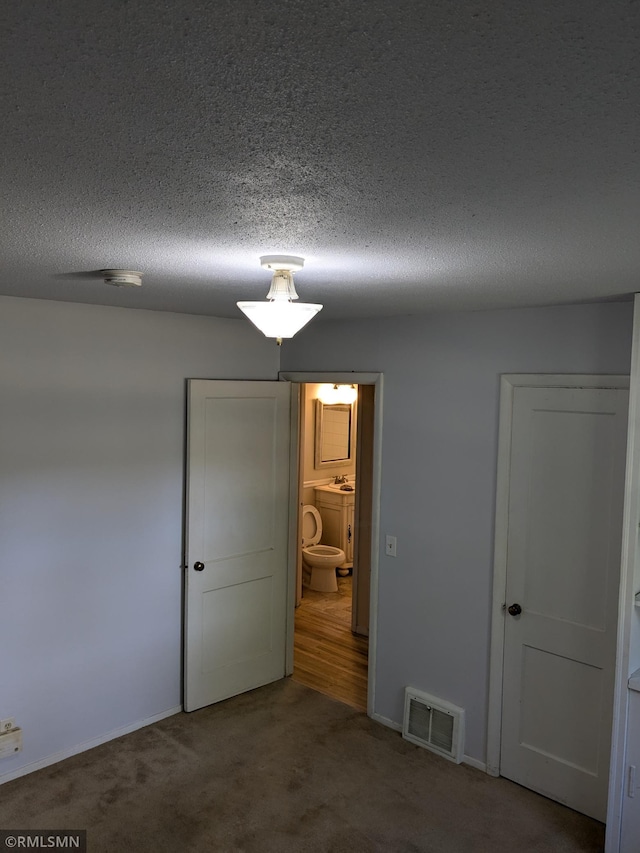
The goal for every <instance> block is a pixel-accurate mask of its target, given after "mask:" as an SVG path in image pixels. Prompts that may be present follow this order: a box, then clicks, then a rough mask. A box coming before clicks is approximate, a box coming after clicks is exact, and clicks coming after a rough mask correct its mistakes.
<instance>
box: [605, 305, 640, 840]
mask: <svg viewBox="0 0 640 853" xmlns="http://www.w3.org/2000/svg"><path fill="white" fill-rule="evenodd" d="M639 518H640V294H639V293H636V294H635V297H634V312H633V345H632V350H631V386H630V390H629V432H628V436H627V472H626V482H625V493H624V520H623V526H622V565H621V568H620V602H619V609H618V641H617V650H616V652H617V653H616V685H615V694H614V700H613V736H612V747H611V769H610V772H609V803H608V806H607V834H606V837H605V848H604V849H605V853H618V850H619V849H620V833H621V828H622V811H623V802H624V800H625V796H626V793H625V787H626V785H625V783H626V775H627V774H626V767H627V761H626V749H627V718H628V699H629V687H628V683H629V676H630V675H631V673H632V672H634V671H635V670H636V669H637V668H638V667H640V643H639V642H638V637H639V633H638V627H639V623H640V618H639V616H640V613H639V611H638V608H636V607H635V606H634V598H635V593H636V592H637V591H638V589H639V588H640V541H639V538H638V519H639Z"/></svg>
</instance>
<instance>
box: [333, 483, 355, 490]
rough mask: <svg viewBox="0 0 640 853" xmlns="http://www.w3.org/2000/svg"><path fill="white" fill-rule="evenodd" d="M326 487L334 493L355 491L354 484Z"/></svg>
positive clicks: (338, 484) (334, 484) (337, 484)
mask: <svg viewBox="0 0 640 853" xmlns="http://www.w3.org/2000/svg"><path fill="white" fill-rule="evenodd" d="M328 486H329V488H330V489H333V491H334V492H355V490H356V484H355V483H329V484H328Z"/></svg>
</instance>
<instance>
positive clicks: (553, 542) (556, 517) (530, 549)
mask: <svg viewBox="0 0 640 853" xmlns="http://www.w3.org/2000/svg"><path fill="white" fill-rule="evenodd" d="M628 387H629V380H628V377H614V376H606V377H604V376H603V377H597V376H594V377H588V376H504V377H502V393H501V423H500V446H499V464H498V494H497V509H496V540H495V542H496V545H495V571H494V609H493V628H492V651H491V681H490V705H489V732H488V754H487V758H488V762H487V763H488V770H489V772H490V773H492V774H493V775H502V776H506V777H507V778H509V779H512V780H513V781H516V782H518V783H519V784H522V785H524V786H525V787H528V788H532V789H533V790H536V791H538V792H539V793H541V794H544V795H545V796H548V797H550V798H551V799H555V800H557V801H559V802H562V803H565V804H566V805H568V806H570V807H572V808H574V809H576V810H577V811H580V812H583V813H584V814H588V815H590V816H592V817H595V818H596V819H598V820H602V821H604V820H605V816H606V805H607V787H608V767H609V755H610V736H611V718H612V709H613V684H614V672H615V658H616V634H617V603H618V587H619V573H620V552H621V530H622V510H623V493H624V469H625V457H626V434H627V407H628Z"/></svg>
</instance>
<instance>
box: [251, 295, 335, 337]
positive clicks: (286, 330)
mask: <svg viewBox="0 0 640 853" xmlns="http://www.w3.org/2000/svg"><path fill="white" fill-rule="evenodd" d="M238 308H239V309H240V310H241V311H242V312H243V313H244V314H246V316H247V317H248V318H249V320H251V322H252V323H253V325H254V326H257V328H258V329H260V331H261V332H262V334H263V335H264V336H265V337H266V338H292V337H293V336H294V335H295V334H296V332H299V331H300V329H301V328H302V327H303V326H306V324H307V323H308V322H309V320H311V319H313V317H315V315H316V314H317V313H318V311H320V310H321V308H322V305H313V304H311V303H310V302H289V300H288V299H274V300H273V301H272V302H238Z"/></svg>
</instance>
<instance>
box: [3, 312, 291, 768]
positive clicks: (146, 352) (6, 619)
mask: <svg viewBox="0 0 640 853" xmlns="http://www.w3.org/2000/svg"><path fill="white" fill-rule="evenodd" d="M278 361H279V351H278V348H277V347H276V346H275V344H274V342H273V341H268V340H266V339H265V338H264V337H263V336H262V335H261V334H260V333H259V332H257V331H256V330H255V329H254V328H253V327H252V326H251V325H250V324H249V323H247V322H246V321H245V320H220V319H214V318H209V317H193V316H189V315H178V314H169V313H163V312H151V311H137V310H127V309H121V308H109V307H102V306H91V305H77V304H72V303H62V302H47V301H43V300H35V299H16V298H11V297H0V410H1V412H2V415H1V417H0V472H1V477H0V504H1V512H0V596H1V601H2V617H1V618H0V649H2V657H1V660H2V662H1V664H0V717H9V716H11V717H15V719H16V723H17V724H18V725H20V726H21V727H22V729H23V732H24V751H23V752H22V753H19V754H17V755H15V756H13V757H11V758H7V759H3V760H2V763H1V764H0V778H1V777H2V776H3V775H7V774H13V773H15V772H18V771H19V770H20V768H23V767H26V766H28V765H33V764H34V763H37V762H42V761H46V760H47V759H51V758H52V757H61V756H64V755H66V754H69V752H73V751H75V750H77V749H79V748H82V746H83V745H87V744H92V743H95V742H97V741H99V740H104V739H106V738H108V737H109V736H110V735H113V734H114V733H118V732H122V731H124V730H126V729H128V728H131V727H136V726H137V725H139V724H140V723H141V722H142V721H144V720H148V719H149V718H154V717H157V716H159V715H160V716H162V715H163V714H166V713H171V712H172V711H175V710H176V709H178V708H179V707H180V703H181V619H182V571H181V568H180V566H181V563H182V553H181V552H182V535H183V482H184V440H185V394H186V379H187V377H190V378H241V379H247V378H253V379H276V378H277V370H278Z"/></svg>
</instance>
